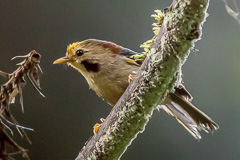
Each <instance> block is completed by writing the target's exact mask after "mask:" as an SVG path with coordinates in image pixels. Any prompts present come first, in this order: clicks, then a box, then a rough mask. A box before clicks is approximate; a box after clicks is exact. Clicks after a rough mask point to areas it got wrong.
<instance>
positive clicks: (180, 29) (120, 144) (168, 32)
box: [76, 0, 208, 160]
mask: <svg viewBox="0 0 240 160" xmlns="http://www.w3.org/2000/svg"><path fill="white" fill-rule="evenodd" d="M207 7H208V0H178V1H177V0H175V1H173V3H172V4H171V6H170V7H169V8H168V9H165V10H164V19H163V23H162V26H161V29H160V32H159V33H158V35H157V36H156V37H155V40H154V42H153V44H152V47H151V49H150V51H149V52H148V54H147V57H146V59H145V61H144V63H143V64H142V66H141V68H140V69H139V70H138V74H137V75H136V76H135V78H134V80H133V81H132V83H131V84H130V85H129V86H128V88H127V89H126V91H125V93H124V94H123V96H122V97H121V98H120V100H119V101H118V103H117V104H116V105H115V107H114V108H113V110H112V111H111V113H110V114H109V116H108V117H107V118H106V121H105V122H104V123H103V125H102V127H101V128H100V130H99V131H98V133H97V136H93V137H92V138H91V139H90V140H89V141H88V142H87V144H86V145H85V146H84V147H83V149H82V150H81V151H80V153H79V155H78V157H77V158H76V160H85V159H109V160H115V159H119V158H120V157H121V155H122V154H123V153H124V151H125V150H126V149H127V146H129V145H130V144H131V142H132V141H133V140H134V139H135V138H136V137H137V134H138V133H141V132H143V131H144V128H145V126H146V124H147V123H148V121H149V118H150V117H151V115H152V112H153V110H154V109H155V108H156V105H157V104H161V103H162V102H163V101H164V99H165V97H166V96H167V95H168V93H169V92H173V91H174V87H175V86H178V85H179V84H180V82H181V67H182V65H183V64H184V62H185V61H186V59H187V57H188V55H189V53H190V49H191V48H192V47H194V42H196V41H197V40H198V39H199V38H200V36H201V30H202V28H201V26H202V23H203V22H204V21H205V16H206V9H207Z"/></svg>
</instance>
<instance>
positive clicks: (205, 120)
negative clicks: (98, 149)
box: [54, 39, 219, 139]
mask: <svg viewBox="0 0 240 160" xmlns="http://www.w3.org/2000/svg"><path fill="white" fill-rule="evenodd" d="M133 55H140V54H139V53H137V52H134V51H132V50H130V49H127V48H123V47H121V46H119V45H117V44H115V43H112V42H108V41H102V40H96V39H88V40H84V41H81V42H76V43H73V44H70V45H69V46H68V47H67V53H66V56H65V57H62V58H59V59H57V60H56V61H55V62H54V64H59V63H67V64H68V65H70V66H72V67H73V68H75V69H76V70H78V71H79V72H80V73H81V74H82V75H83V76H84V77H85V78H86V80H87V82H88V84H89V86H90V88H91V89H92V90H94V91H95V92H96V93H97V95H98V96H99V97H101V98H103V99H104V100H106V101H107V102H108V103H109V104H110V105H112V106H114V105H115V104H116V103H117V101H118V100H119V98H120V97H121V95H122V94H123V93H124V91H125V89H126V88H127V86H128V85H129V82H128V79H129V75H131V74H132V72H133V71H137V70H138V68H139V67H140V65H141V63H142V61H136V60H135V59H134V56H133ZM191 100H192V96H191V95H190V94H189V92H188V91H187V90H186V89H185V88H184V86H183V85H180V86H179V87H178V88H175V92H174V93H170V94H169V95H168V97H167V100H166V103H165V104H162V105H161V106H160V107H161V109H163V110H165V111H166V112H167V113H169V114H170V115H172V116H174V117H175V118H176V119H177V120H178V122H179V123H180V124H182V125H183V126H184V127H185V129H186V130H187V131H188V132H189V133H190V134H191V135H192V136H193V137H194V138H196V139H201V136H200V134H199V132H198V130H201V129H203V130H204V131H206V132H207V133H209V132H210V133H212V132H213V131H215V130H217V129H218V128H219V127H218V125H217V124H216V123H215V122H214V121H213V120H212V119H211V118H210V117H208V116H207V115H206V114H204V113H203V112H202V111H200V110H199V109H197V108H196V107H195V106H194V105H193V104H191Z"/></svg>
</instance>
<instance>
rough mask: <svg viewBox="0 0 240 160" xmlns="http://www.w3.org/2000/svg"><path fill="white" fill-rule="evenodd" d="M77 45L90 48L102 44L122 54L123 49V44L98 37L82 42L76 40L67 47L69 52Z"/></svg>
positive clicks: (113, 51)
mask: <svg viewBox="0 0 240 160" xmlns="http://www.w3.org/2000/svg"><path fill="white" fill-rule="evenodd" d="M77 46H81V47H82V48H90V47H95V46H101V47H103V48H105V49H109V50H111V51H112V53H115V54H120V53H121V51H122V48H123V47H122V46H119V45H117V44H115V43H113V42H110V41H103V40H97V39H87V40H84V41H81V42H75V43H72V44H70V45H68V47H67V52H68V53H71V51H72V49H74V48H75V47H77Z"/></svg>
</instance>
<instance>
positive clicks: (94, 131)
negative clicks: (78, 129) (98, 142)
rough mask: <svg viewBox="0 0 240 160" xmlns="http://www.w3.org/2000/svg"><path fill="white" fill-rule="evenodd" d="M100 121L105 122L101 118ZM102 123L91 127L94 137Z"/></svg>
mask: <svg viewBox="0 0 240 160" xmlns="http://www.w3.org/2000/svg"><path fill="white" fill-rule="evenodd" d="M100 121H101V122H102V123H103V122H105V119H103V118H101V119H100ZM102 123H101V124H99V123H96V124H95V125H94V126H93V133H94V135H95V136H96V135H97V131H98V130H99V128H100V127H101V126H102Z"/></svg>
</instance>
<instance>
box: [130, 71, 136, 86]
mask: <svg viewBox="0 0 240 160" xmlns="http://www.w3.org/2000/svg"><path fill="white" fill-rule="evenodd" d="M136 74H137V72H136V71H132V73H131V74H129V76H128V83H131V82H132V80H133V78H134V76H135V75H136Z"/></svg>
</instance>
